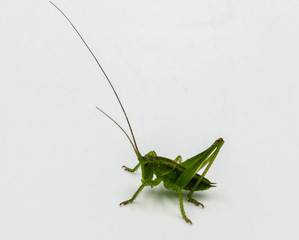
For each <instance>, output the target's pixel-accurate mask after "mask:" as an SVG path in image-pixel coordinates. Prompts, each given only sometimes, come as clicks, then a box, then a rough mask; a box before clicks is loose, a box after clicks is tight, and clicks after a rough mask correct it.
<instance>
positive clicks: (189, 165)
mask: <svg viewBox="0 0 299 240" xmlns="http://www.w3.org/2000/svg"><path fill="white" fill-rule="evenodd" d="M223 143H224V142H223V140H222V139H221V140H219V139H218V140H216V141H215V142H214V143H213V145H212V146H211V147H209V148H208V149H207V150H205V151H203V152H202V153H200V154H198V155H196V156H194V157H192V158H190V159H188V160H186V161H185V162H183V163H182V165H183V166H184V167H185V168H186V170H185V171H184V172H183V173H182V174H181V175H180V176H179V177H178V178H177V180H176V184H177V185H178V186H179V187H181V188H184V187H185V186H186V185H187V184H188V182H189V181H190V180H191V179H192V178H193V176H194V175H195V174H196V173H197V172H198V171H199V170H200V169H202V168H203V167H204V166H205V165H206V164H208V163H209V164H208V166H207V167H206V169H205V170H204V172H203V174H202V175H201V179H200V181H201V180H202V179H203V178H204V176H205V175H206V173H207V172H208V170H209V168H210V166H211V165H212V163H213V162H214V160H215V158H216V156H217V154H218V152H219V150H220V148H221V147H222V145H223ZM197 184H199V183H197Z"/></svg>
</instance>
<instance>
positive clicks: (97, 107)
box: [96, 107, 138, 155]
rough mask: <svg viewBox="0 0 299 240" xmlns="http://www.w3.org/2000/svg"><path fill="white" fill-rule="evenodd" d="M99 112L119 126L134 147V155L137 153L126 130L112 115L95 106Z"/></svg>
mask: <svg viewBox="0 0 299 240" xmlns="http://www.w3.org/2000/svg"><path fill="white" fill-rule="evenodd" d="M96 108H97V109H98V110H99V111H100V112H101V113H103V114H104V115H105V116H106V117H107V118H109V119H110V120H111V121H112V122H114V123H115V124H116V125H117V126H118V127H119V128H120V130H122V132H123V133H124V134H125V135H126V136H127V138H128V139H129V141H130V143H131V145H132V147H133V148H134V151H135V153H136V155H138V152H137V150H136V148H135V146H134V144H133V142H132V140H131V138H130V137H129V135H128V134H127V133H126V131H125V130H124V129H123V128H122V127H121V126H120V125H119V124H118V123H117V122H116V121H115V120H114V119H113V118H112V117H110V116H109V115H108V114H107V113H105V112H104V111H103V110H102V109H100V108H99V107H96Z"/></svg>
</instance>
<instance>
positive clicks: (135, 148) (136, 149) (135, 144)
mask: <svg viewBox="0 0 299 240" xmlns="http://www.w3.org/2000/svg"><path fill="white" fill-rule="evenodd" d="M50 3H51V4H52V5H53V6H54V7H55V8H57V10H58V11H59V12H61V14H62V15H63V16H64V17H65V18H66V20H68V22H69V23H70V24H71V26H72V27H73V28H74V30H75V31H76V33H77V34H78V35H79V37H80V38H81V40H82V41H83V43H84V45H85V46H86V48H87V49H88V51H89V52H90V54H91V55H92V56H93V58H94V60H95V61H96V63H97V64H98V66H99V68H100V69H101V71H102V72H103V74H104V76H105V78H106V79H107V81H108V83H109V84H110V87H111V88H112V90H113V92H114V94H115V96H116V98H117V101H118V103H119V105H120V107H121V109H122V111H123V113H124V115H125V117H126V120H127V123H128V126H129V128H130V132H131V135H132V138H133V142H134V144H132V141H131V139H130V138H129V136H128V135H127V134H126V133H125V134H126V136H127V137H128V138H129V139H130V142H131V144H132V145H134V146H135V147H134V150H135V152H136V154H137V155H140V153H139V150H138V147H137V143H136V140H135V136H134V133H133V130H132V127H131V124H130V121H129V119H128V116H127V114H126V111H125V109H124V107H123V105H122V103H121V101H120V99H119V97H118V95H117V93H116V91H115V89H114V87H113V85H112V83H111V81H110V79H109V78H108V76H107V74H106V73H105V71H104V69H103V67H102V66H101V64H100V63H99V61H98V59H97V58H96V56H95V55H94V54H93V52H92V51H91V49H90V48H89V46H88V45H87V43H86V42H85V40H84V39H83V37H82V36H81V34H80V33H79V31H78V30H77V28H76V27H75V26H74V24H73V23H72V22H71V20H70V19H69V18H68V17H67V16H66V15H65V14H64V12H63V11H62V10H61V9H60V8H59V7H57V6H56V5H55V4H54V3H53V2H51V1H50ZM99 110H100V109H99ZM100 111H101V112H102V113H104V112H103V111H102V110H100ZM104 114H105V115H106V116H107V117H109V116H108V115H107V114H106V113H104ZM109 118H110V117H109ZM110 119H111V120H112V121H113V122H114V123H116V122H115V121H114V120H113V119H112V118H110ZM116 124H117V123H116ZM117 126H119V125H118V124H117ZM119 127H120V126H119ZM121 129H122V128H121ZM122 130H123V129H122ZM123 132H124V130H123Z"/></svg>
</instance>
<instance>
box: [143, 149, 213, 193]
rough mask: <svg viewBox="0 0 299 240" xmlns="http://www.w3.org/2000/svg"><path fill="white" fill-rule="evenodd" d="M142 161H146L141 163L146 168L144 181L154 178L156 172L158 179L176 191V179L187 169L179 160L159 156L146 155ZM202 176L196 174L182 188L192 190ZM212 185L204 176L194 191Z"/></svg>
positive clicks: (166, 186)
mask: <svg viewBox="0 0 299 240" xmlns="http://www.w3.org/2000/svg"><path fill="white" fill-rule="evenodd" d="M141 162H144V164H141V166H142V165H143V168H144V169H143V171H142V173H144V174H143V181H145V182H147V181H148V180H152V178H153V174H154V175H155V176H156V177H157V178H156V179H159V180H161V181H163V183H164V186H165V188H167V189H171V190H175V191H176V190H177V184H176V180H177V179H178V178H179V177H180V176H181V175H182V174H183V173H184V172H185V171H186V170H187V169H186V168H185V167H183V166H182V165H180V164H178V163H177V162H175V161H173V160H170V159H167V158H164V157H159V156H152V155H149V156H145V157H143V159H142V160H141ZM200 177H201V175H199V174H195V175H194V176H193V177H192V178H191V180H190V181H189V182H188V183H187V184H186V185H185V186H183V187H182V189H184V190H192V188H193V187H194V186H195V184H196V183H197V181H198V180H199V179H200ZM210 187H213V185H212V183H211V182H210V181H209V180H208V179H206V178H203V179H202V180H201V182H200V183H199V184H198V186H197V187H196V188H195V189H194V191H203V190H207V189H209V188H210Z"/></svg>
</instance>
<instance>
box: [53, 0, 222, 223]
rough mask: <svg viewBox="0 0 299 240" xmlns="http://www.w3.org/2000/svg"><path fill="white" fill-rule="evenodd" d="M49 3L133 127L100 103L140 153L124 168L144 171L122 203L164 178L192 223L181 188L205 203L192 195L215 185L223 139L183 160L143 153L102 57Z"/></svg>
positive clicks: (151, 152)
mask: <svg viewBox="0 0 299 240" xmlns="http://www.w3.org/2000/svg"><path fill="white" fill-rule="evenodd" d="M50 3H51V4H52V5H54V7H56V8H57V9H58V10H59V11H60V12H61V13H62V15H63V16H64V17H65V18H66V19H67V20H68V22H69V23H70V24H71V25H72V27H73V28H74V30H75V31H76V32H77V34H78V35H79V37H80V38H81V40H82V41H83V43H84V44H85V46H86V47H87V49H88V50H89V52H90V54H91V55H92V56H93V58H94V60H95V61H96V63H97V65H98V66H99V68H100V69H101V71H102V73H103V74H104V76H105V78H106V80H107V81H108V83H109V85H110V87H111V88H112V90H113V92H114V94H115V97H116V99H117V101H118V103H119V105H120V107H121V109H122V112H123V114H124V116H125V118H126V121H127V124H128V127H129V129H130V133H131V136H132V139H131V138H130V136H129V135H128V134H127V132H126V131H125V130H124V129H123V128H122V127H121V126H120V125H119V124H118V123H117V122H116V121H115V120H114V119H113V118H111V117H110V116H109V115H108V114H107V113H105V112H104V111H103V110H101V109H100V108H98V107H97V109H98V110H99V111H100V112H102V113H103V114H104V115H105V116H106V117H108V118H109V119H110V120H111V121H112V122H114V123H115V124H116V125H117V126H118V127H119V128H120V130H121V131H122V132H123V133H124V134H125V135H126V137H127V138H128V140H129V141H130V143H131V145H132V147H133V149H134V152H135V154H136V156H137V159H138V162H139V163H138V164H137V165H136V166H135V167H134V168H128V167H126V166H123V168H124V169H125V170H126V171H128V172H135V171H136V170H137V169H138V168H139V167H141V172H142V178H141V183H142V184H141V186H140V187H139V188H138V189H137V191H136V192H135V193H134V195H133V196H132V197H131V198H130V199H129V200H127V201H124V202H122V203H120V205H121V206H123V205H127V204H129V203H132V202H133V201H134V200H135V199H136V197H137V195H138V194H139V193H140V192H141V190H142V189H143V188H144V187H146V186H150V187H155V186H157V185H159V184H160V183H161V182H163V184H164V187H165V188H166V189H170V190H174V191H176V192H177V193H178V196H179V202H180V210H181V215H182V217H183V219H184V220H185V221H186V222H187V223H190V224H192V222H191V221H190V219H189V218H187V216H186V213H185V210H184V205H183V196H182V190H187V191H189V193H188V194H187V200H188V201H189V202H192V203H194V204H195V205H196V206H201V207H204V205H203V204H202V203H200V202H198V201H197V200H195V199H194V198H192V194H193V193H194V191H204V190H208V189H209V188H210V187H214V186H215V185H214V184H215V183H212V182H210V181H209V180H208V179H206V178H205V175H206V173H207V172H208V170H209V169H210V167H211V165H212V164H213V162H214V160H215V158H216V156H217V154H218V153H219V151H220V149H221V147H222V145H223V144H224V141H223V139H222V138H219V139H218V140H216V141H215V142H214V143H213V144H212V146H210V147H209V148H208V149H206V150H205V151H203V152H201V153H199V154H197V155H196V156H194V157H192V158H189V159H187V160H186V161H184V162H182V157H181V156H178V157H177V158H175V159H174V160H171V159H169V158H165V157H161V156H158V155H157V154H156V152H155V151H150V152H149V153H147V154H146V155H144V156H142V154H141V153H140V152H139V150H138V147H137V143H136V140H135V136H134V133H133V130H132V127H131V124H130V121H129V119H128V116H127V114H126V111H125V109H124V107H123V105H122V103H121V101H120V99H119V97H118V94H117V93H116V91H115V89H114V87H113V85H112V83H111V81H110V79H109V78H108V76H107V74H106V73H105V71H104V69H103V67H102V66H101V64H100V63H99V61H98V60H97V58H96V57H95V55H94V54H93V52H92V51H91V49H90V48H89V46H88V45H87V43H86V42H85V40H84V39H83V37H82V36H81V34H80V33H79V32H78V30H77V29H76V27H75V26H74V25H73V23H72V22H71V21H70V20H69V18H68V17H67V16H66V15H65V14H64V13H63V12H62V11H61V10H60V9H59V8H58V7H57V6H56V5H55V4H54V3H52V2H50ZM204 167H205V169H204V170H203V173H202V174H201V175H199V174H197V172H198V171H199V170H201V169H203V168H204ZM154 176H155V178H154Z"/></svg>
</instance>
